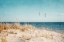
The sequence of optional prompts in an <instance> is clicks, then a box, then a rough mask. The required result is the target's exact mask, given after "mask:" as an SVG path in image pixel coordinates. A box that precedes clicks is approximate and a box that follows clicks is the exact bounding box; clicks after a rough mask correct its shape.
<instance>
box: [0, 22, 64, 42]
mask: <svg viewBox="0 0 64 42" xmlns="http://www.w3.org/2000/svg"><path fill="white" fill-rule="evenodd" d="M0 42H64V34H61V33H57V32H54V31H49V30H45V29H37V28H35V27H33V26H31V25H24V26H21V25H20V24H19V23H15V24H8V23H6V24H4V23H3V24H2V23H0Z"/></svg>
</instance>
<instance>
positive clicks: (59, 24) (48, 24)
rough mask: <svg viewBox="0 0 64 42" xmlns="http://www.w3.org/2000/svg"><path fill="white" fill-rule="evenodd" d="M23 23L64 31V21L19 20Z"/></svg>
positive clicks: (39, 27)
mask: <svg viewBox="0 0 64 42" xmlns="http://www.w3.org/2000/svg"><path fill="white" fill-rule="evenodd" d="M3 23H12V24H13V23H16V22H3ZM19 23H20V24H21V25H25V24H27V25H32V26H34V27H36V28H38V29H41V28H43V29H48V30H52V31H56V32H62V33H64V22H19Z"/></svg>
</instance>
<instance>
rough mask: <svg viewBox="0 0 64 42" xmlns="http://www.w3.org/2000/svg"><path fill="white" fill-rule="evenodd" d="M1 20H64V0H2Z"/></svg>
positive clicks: (0, 8)
mask: <svg viewBox="0 0 64 42" xmlns="http://www.w3.org/2000/svg"><path fill="white" fill-rule="evenodd" d="M39 12H40V15H39ZM45 13H46V17H45V16H44V15H45ZM0 22H64V0H0Z"/></svg>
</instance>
